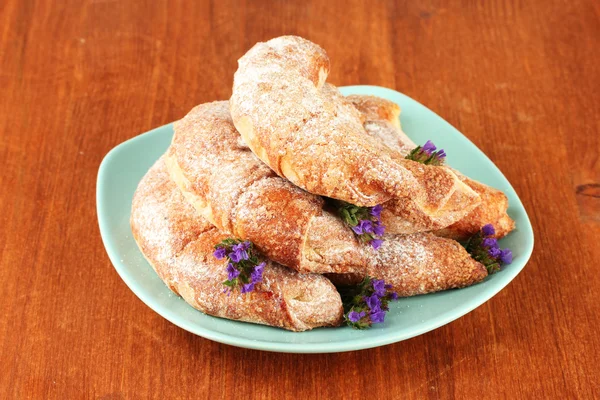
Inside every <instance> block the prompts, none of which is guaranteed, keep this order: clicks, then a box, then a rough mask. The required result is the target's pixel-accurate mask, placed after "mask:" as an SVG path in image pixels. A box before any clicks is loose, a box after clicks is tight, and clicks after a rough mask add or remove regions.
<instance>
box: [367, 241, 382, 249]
mask: <svg viewBox="0 0 600 400" xmlns="http://www.w3.org/2000/svg"><path fill="white" fill-rule="evenodd" d="M370 243H371V246H372V247H373V248H374V249H375V250H377V249H379V248H380V247H381V245H382V244H383V240H381V239H373V240H371V242H370Z"/></svg>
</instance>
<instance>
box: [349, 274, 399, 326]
mask: <svg viewBox="0 0 600 400" xmlns="http://www.w3.org/2000/svg"><path fill="white" fill-rule="evenodd" d="M391 289H392V285H386V284H385V282H384V281H383V279H373V278H370V277H368V276H367V277H365V279H364V280H363V281H362V282H361V283H360V284H359V285H358V286H353V287H350V288H340V294H341V295H342V301H343V303H344V319H345V321H346V324H348V325H349V326H351V327H353V328H354V329H367V328H370V327H371V325H373V324H379V323H381V322H383V321H384V319H385V313H386V312H387V311H388V310H389V307H388V303H389V302H390V301H391V300H396V299H397V298H398V294H397V293H396V292H392V291H391Z"/></svg>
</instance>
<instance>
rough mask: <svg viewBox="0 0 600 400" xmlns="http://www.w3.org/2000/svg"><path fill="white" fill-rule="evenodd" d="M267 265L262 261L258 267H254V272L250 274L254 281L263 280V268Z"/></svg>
mask: <svg viewBox="0 0 600 400" xmlns="http://www.w3.org/2000/svg"><path fill="white" fill-rule="evenodd" d="M265 265H266V263H264V262H261V263H260V264H258V265H257V266H256V267H254V269H253V270H252V273H251V274H250V279H251V280H252V283H258V282H260V281H262V274H263V270H264V269H265Z"/></svg>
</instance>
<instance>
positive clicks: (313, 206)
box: [165, 101, 366, 273]
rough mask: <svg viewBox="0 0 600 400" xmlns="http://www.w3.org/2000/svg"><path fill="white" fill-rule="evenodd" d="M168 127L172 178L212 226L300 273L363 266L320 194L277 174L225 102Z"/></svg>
mask: <svg viewBox="0 0 600 400" xmlns="http://www.w3.org/2000/svg"><path fill="white" fill-rule="evenodd" d="M174 131H175V135H174V136H173V141H172V143H171V146H170V147H169V150H168V151H167V154H166V158H165V162H166V164H167V167H168V170H169V173H170V175H171V178H172V180H173V181H174V182H175V183H177V185H178V186H179V188H180V189H181V191H182V192H183V194H184V195H185V197H186V198H187V199H188V200H189V201H190V202H191V204H193V205H194V207H195V209H196V210H197V211H198V212H199V213H200V214H201V215H202V216H203V217H204V218H206V219H207V220H208V221H210V222H211V223H212V224H214V225H215V226H216V227H217V228H219V229H220V230H222V231H224V232H228V233H230V234H231V235H232V236H235V237H239V238H242V239H247V240H250V241H252V242H253V243H254V244H255V245H256V247H257V248H258V249H259V250H260V251H262V252H263V253H264V254H265V255H267V256H268V257H269V258H271V259H272V260H274V261H277V262H279V263H281V264H284V265H287V266H289V267H292V268H294V269H296V270H298V271H300V272H315V273H325V272H338V273H341V272H352V271H361V270H364V266H365V265H366V259H365V255H364V253H363V251H362V250H361V247H360V245H359V243H358V240H357V239H356V237H355V235H354V233H353V232H352V231H351V230H350V229H349V228H348V227H347V226H346V225H344V223H343V222H342V221H341V220H340V219H339V218H337V217H336V216H335V215H333V214H331V213H329V212H327V211H324V210H323V199H321V198H320V197H319V196H315V195H313V194H310V193H307V192H305V191H303V190H301V189H299V188H297V187H296V186H294V185H292V184H291V183H290V182H288V181H287V180H285V179H282V178H280V177H279V176H277V175H276V174H275V173H273V171H272V170H271V169H270V168H269V167H267V166H266V165H265V164H263V163H262V162H261V161H260V160H259V159H258V158H257V157H256V156H255V155H254V154H253V153H252V152H251V151H250V149H249V148H248V147H247V146H246V144H245V143H244V142H243V141H242V138H241V137H240V135H239V134H238V133H237V131H236V130H235V127H234V126H233V122H232V121H231V116H230V114H229V106H228V104H227V102H226V101H221V102H213V103H207V104H202V105H200V106H197V107H195V108H194V109H193V110H192V111H190V113H189V114H188V115H187V116H186V117H185V118H183V119H182V120H180V121H178V122H176V123H175V126H174Z"/></svg>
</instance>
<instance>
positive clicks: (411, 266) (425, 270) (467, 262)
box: [327, 232, 488, 297]
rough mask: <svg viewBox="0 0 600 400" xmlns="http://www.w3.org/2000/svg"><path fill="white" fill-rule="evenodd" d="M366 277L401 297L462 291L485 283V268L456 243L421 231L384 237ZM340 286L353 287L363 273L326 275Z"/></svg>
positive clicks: (373, 255) (373, 256) (371, 258)
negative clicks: (456, 289) (385, 286)
mask: <svg viewBox="0 0 600 400" xmlns="http://www.w3.org/2000/svg"><path fill="white" fill-rule="evenodd" d="M371 253H372V254H371V257H370V258H369V263H368V266H367V270H366V275H368V276H370V277H372V278H377V279H383V280H385V282H386V283H387V284H390V285H392V287H393V290H394V291H395V292H396V293H398V296H400V297H408V296H415V295H418V294H426V293H433V292H439V291H441V290H447V289H455V288H462V287H466V286H470V285H473V284H475V283H477V282H480V281H482V280H483V279H484V278H485V277H486V276H487V275H488V272H487V269H486V268H485V266H484V265H483V264H481V263H479V262H477V261H475V260H474V259H473V258H471V256H470V255H469V253H467V251H466V250H465V249H464V248H463V247H462V246H461V245H460V244H459V243H458V242H456V241H454V240H451V239H447V238H442V237H438V236H435V235H434V234H432V233H428V232H422V233H415V234H412V235H385V240H384V241H383V244H382V246H381V247H380V248H379V250H378V251H374V250H371ZM327 276H328V277H329V278H330V280H331V281H332V282H333V283H334V284H336V285H340V286H345V285H354V284H357V283H358V282H360V281H361V280H362V279H363V278H364V274H343V275H335V274H328V275H327Z"/></svg>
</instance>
